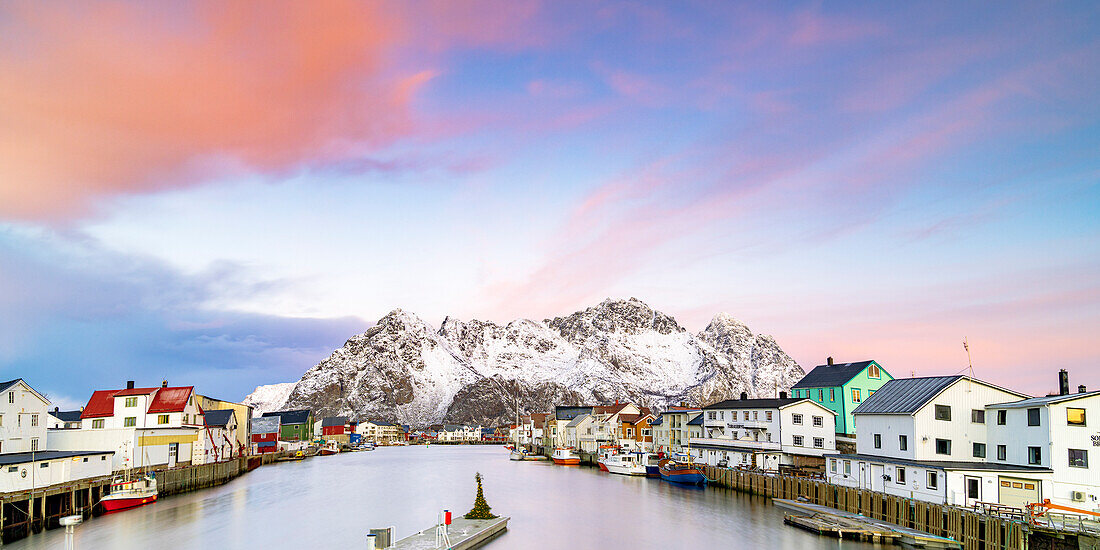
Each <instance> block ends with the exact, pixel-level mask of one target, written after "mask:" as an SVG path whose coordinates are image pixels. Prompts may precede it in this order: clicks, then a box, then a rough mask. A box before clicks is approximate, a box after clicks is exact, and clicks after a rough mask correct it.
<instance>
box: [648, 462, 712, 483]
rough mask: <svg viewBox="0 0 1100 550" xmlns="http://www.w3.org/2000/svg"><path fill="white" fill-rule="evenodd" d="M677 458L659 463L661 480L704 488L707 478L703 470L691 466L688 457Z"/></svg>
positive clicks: (693, 465)
mask: <svg viewBox="0 0 1100 550" xmlns="http://www.w3.org/2000/svg"><path fill="white" fill-rule="evenodd" d="M679 458H680V457H677V458H670V459H665V460H662V461H661V462H660V463H659V471H660V472H661V479H663V480H665V481H671V482H673V483H680V484H683V485H695V486H706V484H707V476H706V475H705V474H704V473H703V469H702V468H700V467H698V466H696V465H695V464H692V462H691V458H690V457H687V458H685V459H683V460H680V459H679Z"/></svg>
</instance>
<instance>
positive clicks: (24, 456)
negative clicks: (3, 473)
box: [0, 388, 115, 466]
mask: <svg viewBox="0 0 1100 550" xmlns="http://www.w3.org/2000/svg"><path fill="white" fill-rule="evenodd" d="M4 389H7V388H3V389H0V391H3V390H4ZM113 454H115V452H114V451H35V452H34V461H35V462H45V461H47V460H57V459H60V458H72V457H74V456H96V455H113ZM30 461H31V453H29V452H28V453H4V454H0V466H11V465H13V464H22V463H25V462H30Z"/></svg>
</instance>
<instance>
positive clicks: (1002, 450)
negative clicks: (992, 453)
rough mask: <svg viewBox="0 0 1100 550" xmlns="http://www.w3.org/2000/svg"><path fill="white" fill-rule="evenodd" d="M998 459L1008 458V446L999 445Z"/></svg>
mask: <svg viewBox="0 0 1100 550" xmlns="http://www.w3.org/2000/svg"><path fill="white" fill-rule="evenodd" d="M997 460H1008V447H1007V446H1005V445H997Z"/></svg>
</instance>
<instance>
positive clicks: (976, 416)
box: [970, 409, 985, 424]
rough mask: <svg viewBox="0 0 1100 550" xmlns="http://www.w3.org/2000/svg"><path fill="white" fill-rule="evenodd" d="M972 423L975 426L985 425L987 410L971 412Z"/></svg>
mask: <svg viewBox="0 0 1100 550" xmlns="http://www.w3.org/2000/svg"><path fill="white" fill-rule="evenodd" d="M970 421H971V422H973V423H975V424H985V410H983V409H973V410H971V411H970Z"/></svg>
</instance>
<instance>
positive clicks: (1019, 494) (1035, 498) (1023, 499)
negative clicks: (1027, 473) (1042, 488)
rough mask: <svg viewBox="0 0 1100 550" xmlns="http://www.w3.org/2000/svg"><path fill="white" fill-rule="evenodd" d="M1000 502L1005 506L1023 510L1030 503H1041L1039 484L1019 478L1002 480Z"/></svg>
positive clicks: (1003, 478)
mask: <svg viewBox="0 0 1100 550" xmlns="http://www.w3.org/2000/svg"><path fill="white" fill-rule="evenodd" d="M1000 489H1001V490H1000V494H999V501H1000V503H1001V504H1003V505H1005V506H1014V507H1016V508H1023V507H1024V506H1026V505H1027V504H1028V503H1031V502H1040V500H1041V499H1040V494H1039V482H1038V481H1036V480H1034V479H1023V478H1018V477H1001V478H1000Z"/></svg>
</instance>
